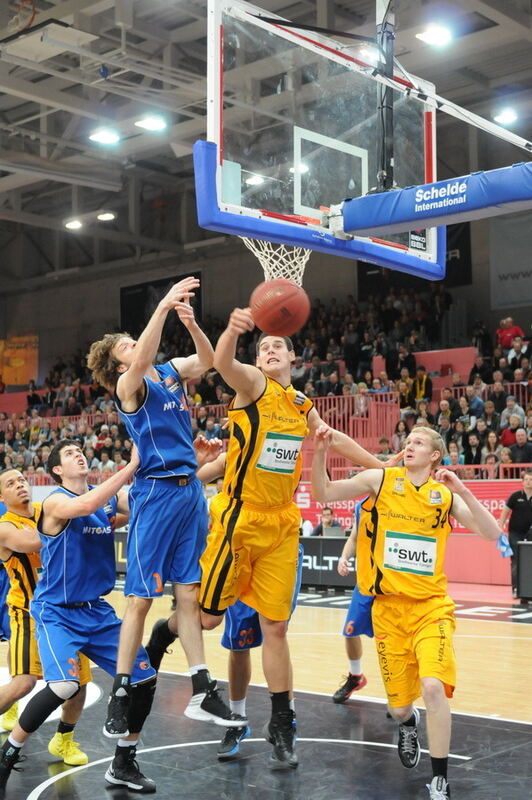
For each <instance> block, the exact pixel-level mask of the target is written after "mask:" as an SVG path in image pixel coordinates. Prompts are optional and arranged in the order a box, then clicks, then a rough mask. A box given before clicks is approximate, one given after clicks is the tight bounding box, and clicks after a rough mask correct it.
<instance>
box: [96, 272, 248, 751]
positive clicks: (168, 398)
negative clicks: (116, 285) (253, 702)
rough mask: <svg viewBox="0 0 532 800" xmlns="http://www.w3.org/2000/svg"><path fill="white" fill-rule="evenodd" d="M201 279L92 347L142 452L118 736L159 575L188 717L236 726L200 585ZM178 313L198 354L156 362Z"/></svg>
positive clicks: (115, 717) (111, 725)
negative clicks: (137, 332) (195, 433)
mask: <svg viewBox="0 0 532 800" xmlns="http://www.w3.org/2000/svg"><path fill="white" fill-rule="evenodd" d="M198 286H199V281H198V280H197V278H185V279H183V280H182V281H180V282H179V283H177V284H176V285H175V286H173V287H172V288H171V289H170V291H169V292H168V293H167V294H166V295H165V297H164V298H163V299H162V300H161V302H160V303H159V305H158V306H157V308H156V310H155V311H154V313H153V315H152V317H151V319H150V321H149V322H148V325H147V326H146V328H145V329H144V331H143V333H142V335H141V336H140V338H139V340H138V341H137V342H136V341H134V340H133V339H131V337H130V336H128V335H127V334H124V333H122V334H107V335H106V336H105V337H104V338H103V339H102V340H101V341H99V342H94V344H93V345H92V347H91V350H90V354H89V359H88V365H89V368H90V369H92V371H93V375H94V377H95V378H96V379H97V380H98V381H99V382H100V383H102V384H103V385H104V386H107V387H108V388H109V389H111V390H114V392H115V400H116V404H117V406H118V409H119V412H120V416H121V418H122V420H123V421H124V423H125V425H126V427H127V429H128V433H129V436H130V438H131V439H132V440H133V441H134V442H135V444H136V445H137V447H138V450H139V456H140V462H141V466H140V468H139V470H138V472H137V474H136V476H135V483H134V485H133V488H132V490H131V492H130V507H131V518H130V523H129V535H128V544H127V574H126V584H125V590H124V591H125V594H126V596H127V607H126V612H125V614H124V621H123V625H122V632H121V635H120V647H119V651H118V659H117V674H116V677H115V681H114V684H113V688H112V690H111V696H110V701H109V706H108V715H107V720H106V722H105V727H104V733H105V734H106V735H107V736H111V737H116V736H121V735H122V734H123V732H124V730H125V729H126V727H127V711H128V703H129V683H130V675H131V668H132V665H133V662H134V659H135V653H136V652H137V649H138V647H139V645H140V643H141V641H142V634H143V630H144V621H145V619H146V614H147V613H148V610H149V608H150V606H151V603H152V599H153V598H154V597H160V596H161V595H162V593H163V589H164V584H165V582H166V581H171V582H172V583H174V584H175V585H176V586H175V593H176V601H177V612H176V615H177V617H176V618H177V628H178V629H179V637H180V639H181V644H182V645H183V649H184V651H185V655H186V657H187V661H188V665H189V670H190V674H191V677H192V698H191V700H190V702H189V704H188V706H187V708H186V710H185V714H186V716H188V717H191V718H192V719H198V720H205V721H213V722H216V723H217V724H220V725H229V726H230V725H236V726H238V725H241V724H242V720H240V719H235V718H234V717H233V715H232V714H231V712H230V710H229V708H228V707H227V706H226V704H225V703H224V702H223V701H222V699H221V696H220V694H219V692H218V690H217V687H216V681H212V680H211V678H210V675H209V672H208V670H207V666H206V664H205V653H204V648H203V639H202V631H201V621H200V612H199V606H198V601H197V584H198V583H199V582H200V578H201V571H200V566H199V557H200V555H201V552H202V550H203V547H204V544H205V536H206V532H207V511H206V505H205V499H204V497H203V493H202V488H201V483H200V481H199V480H198V479H197V478H196V457H195V454H194V447H193V444H192V427H191V424H190V414H189V411H188V407H187V402H186V391H185V387H184V382H185V381H186V380H187V379H194V378H199V377H200V375H202V374H203V373H204V372H205V371H206V370H208V369H209V368H210V367H211V366H212V364H213V357H214V353H213V349H212V346H211V344H210V342H209V340H208V339H207V337H206V336H205V334H204V333H203V331H202V330H201V329H200V327H199V326H198V324H197V323H196V321H195V319H194V312H193V310H192V308H191V306H190V302H189V299H190V297H192V296H193V295H194V289H197V288H198ZM171 310H175V311H177V313H178V315H179V318H180V320H181V322H182V323H183V324H184V326H185V327H186V328H187V330H188V332H189V333H190V335H191V337H192V340H193V342H194V345H195V347H196V353H195V354H194V355H190V356H188V357H186V358H174V359H172V360H171V361H168V362H167V363H166V364H162V365H161V366H157V367H154V366H153V362H154V361H155V356H156V354H157V350H158V347H159V341H160V338H161V334H162V330H163V326H164V323H165V321H166V317H167V315H168V312H169V311H171Z"/></svg>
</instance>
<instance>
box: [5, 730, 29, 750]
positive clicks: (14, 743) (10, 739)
mask: <svg viewBox="0 0 532 800" xmlns="http://www.w3.org/2000/svg"><path fill="white" fill-rule="evenodd" d="M8 745H11V747H14V748H15V750H20V749H21V747H23V746H24V742H17V740H16V739H15V737H14V736H13V734H12V733H10V734H9V736H8V737H7V741H6V743H5V744H4V748H3V749H4V752H5V750H6V749H7V746H8Z"/></svg>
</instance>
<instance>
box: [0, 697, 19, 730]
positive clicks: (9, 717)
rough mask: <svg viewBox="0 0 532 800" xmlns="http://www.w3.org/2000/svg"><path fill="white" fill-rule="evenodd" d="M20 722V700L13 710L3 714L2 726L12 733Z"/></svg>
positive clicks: (14, 704) (0, 723) (10, 709)
mask: <svg viewBox="0 0 532 800" xmlns="http://www.w3.org/2000/svg"><path fill="white" fill-rule="evenodd" d="M17 722H18V700H15V702H14V703H13V705H12V706H11V708H8V709H7V711H5V712H4V713H3V714H2V718H1V719H0V725H1V726H2V728H3V729H4V730H5V731H12V730H13V728H14V727H15V725H16V724H17Z"/></svg>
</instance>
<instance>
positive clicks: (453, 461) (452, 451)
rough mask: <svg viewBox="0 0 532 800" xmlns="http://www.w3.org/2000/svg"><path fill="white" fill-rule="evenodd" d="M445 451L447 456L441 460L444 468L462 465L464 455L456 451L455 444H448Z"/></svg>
mask: <svg viewBox="0 0 532 800" xmlns="http://www.w3.org/2000/svg"><path fill="white" fill-rule="evenodd" d="M447 450H448V454H447V455H446V456H444V458H443V459H442V464H443V465H444V466H449V465H452V466H457V465H458V464H463V463H464V455H463V453H460V451H459V450H458V445H457V444H456V442H449V447H448V448H447Z"/></svg>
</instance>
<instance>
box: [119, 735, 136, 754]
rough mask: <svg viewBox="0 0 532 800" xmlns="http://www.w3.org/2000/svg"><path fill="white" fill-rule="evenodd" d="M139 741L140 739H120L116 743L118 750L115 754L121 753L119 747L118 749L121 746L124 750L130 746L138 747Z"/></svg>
mask: <svg viewBox="0 0 532 800" xmlns="http://www.w3.org/2000/svg"><path fill="white" fill-rule="evenodd" d="M137 743H138V739H130V740H129V741H128V740H127V739H119V740H118V741H117V743H116V751H117V752H116V754H115V755H118V754H119V752H120V751H119V749H118V748H119V747H120V748H122V750H126V749H127V748H128V747H136V746H137Z"/></svg>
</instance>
